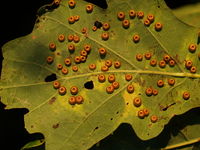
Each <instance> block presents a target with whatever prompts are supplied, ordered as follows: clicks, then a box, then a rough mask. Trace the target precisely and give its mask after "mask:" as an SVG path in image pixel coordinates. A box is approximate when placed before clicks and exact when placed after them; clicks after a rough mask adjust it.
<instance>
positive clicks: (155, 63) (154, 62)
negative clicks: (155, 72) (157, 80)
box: [150, 59, 157, 67]
mask: <svg viewBox="0 0 200 150" xmlns="http://www.w3.org/2000/svg"><path fill="white" fill-rule="evenodd" d="M150 65H151V66H152V67H154V66H156V65H157V60H156V59H152V60H151V61H150Z"/></svg>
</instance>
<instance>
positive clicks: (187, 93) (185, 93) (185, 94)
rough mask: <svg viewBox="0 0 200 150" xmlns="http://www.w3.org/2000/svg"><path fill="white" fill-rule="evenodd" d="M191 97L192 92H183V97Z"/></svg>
mask: <svg viewBox="0 0 200 150" xmlns="http://www.w3.org/2000/svg"><path fill="white" fill-rule="evenodd" d="M189 98H190V93H189V92H187V91H186V92H183V99H184V100H188V99H189Z"/></svg>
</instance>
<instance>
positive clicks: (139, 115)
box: [138, 110, 145, 119]
mask: <svg viewBox="0 0 200 150" xmlns="http://www.w3.org/2000/svg"><path fill="white" fill-rule="evenodd" d="M138 117H139V118H140V119H143V118H144V117H145V114H144V111H143V110H139V111H138Z"/></svg>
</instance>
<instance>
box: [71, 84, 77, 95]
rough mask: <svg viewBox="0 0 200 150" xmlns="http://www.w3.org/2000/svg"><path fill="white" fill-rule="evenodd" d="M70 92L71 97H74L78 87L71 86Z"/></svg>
mask: <svg viewBox="0 0 200 150" xmlns="http://www.w3.org/2000/svg"><path fill="white" fill-rule="evenodd" d="M70 92H71V94H72V95H76V94H77V93H78V87H77V86H72V87H71V88H70Z"/></svg>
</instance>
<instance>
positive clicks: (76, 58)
mask: <svg viewBox="0 0 200 150" xmlns="http://www.w3.org/2000/svg"><path fill="white" fill-rule="evenodd" d="M74 62H75V63H77V64H78V63H80V62H81V58H80V56H75V57H74Z"/></svg>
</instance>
